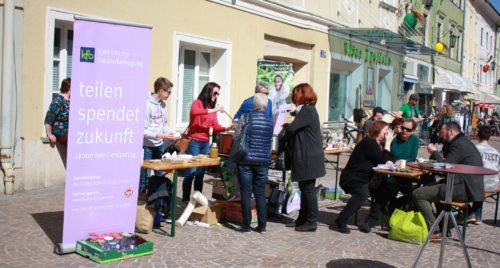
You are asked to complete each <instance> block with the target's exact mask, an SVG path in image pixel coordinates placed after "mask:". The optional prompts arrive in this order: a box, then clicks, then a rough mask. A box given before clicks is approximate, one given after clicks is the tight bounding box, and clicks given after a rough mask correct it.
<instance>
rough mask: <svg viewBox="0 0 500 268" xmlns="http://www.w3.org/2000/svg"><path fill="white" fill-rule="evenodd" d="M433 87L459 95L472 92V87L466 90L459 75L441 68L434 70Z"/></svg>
mask: <svg viewBox="0 0 500 268" xmlns="http://www.w3.org/2000/svg"><path fill="white" fill-rule="evenodd" d="M434 86H435V87H437V88H442V89H447V90H455V91H458V92H461V93H467V92H472V87H470V89H467V88H466V85H465V83H464V80H463V79H462V76H461V75H459V74H457V73H455V72H451V71H448V70H444V69H441V68H435V69H434ZM471 86H472V84H471Z"/></svg>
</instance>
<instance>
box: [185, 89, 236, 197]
mask: <svg viewBox="0 0 500 268" xmlns="http://www.w3.org/2000/svg"><path fill="white" fill-rule="evenodd" d="M219 94H220V86H219V85H218V84H217V83H214V82H209V83H207V84H206V85H205V86H204V87H203V89H202V90H201V92H200V95H198V98H197V99H196V100H194V101H193V104H192V105H191V111H190V112H189V126H188V131H187V134H186V137H187V138H190V139H191V141H190V142H189V147H188V149H187V151H186V153H187V154H190V155H193V156H195V155H199V154H208V151H209V150H210V143H209V138H210V133H209V131H210V128H212V129H213V133H214V134H215V133H219V132H224V131H227V130H229V128H228V127H223V126H221V125H219V121H218V120H217V112H224V107H222V105H217V97H219ZM204 175H205V168H190V169H185V170H184V176H185V177H184V181H183V182H182V201H183V202H184V201H189V199H190V197H191V185H192V184H193V178H194V190H195V191H200V192H202V191H203V176H204Z"/></svg>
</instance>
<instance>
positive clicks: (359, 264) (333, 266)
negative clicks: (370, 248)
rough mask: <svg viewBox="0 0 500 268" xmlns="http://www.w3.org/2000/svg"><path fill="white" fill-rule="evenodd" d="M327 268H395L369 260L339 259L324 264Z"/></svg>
mask: <svg viewBox="0 0 500 268" xmlns="http://www.w3.org/2000/svg"><path fill="white" fill-rule="evenodd" d="M326 267H327V268H340V267H354V268H364V267H366V268H373V267H376V268H392V267H395V266H392V265H389V264H386V263H383V262H379V261H371V260H362V259H340V260H332V261H329V262H328V263H327V264H326Z"/></svg>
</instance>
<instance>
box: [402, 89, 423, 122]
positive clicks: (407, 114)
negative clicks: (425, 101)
mask: <svg viewBox="0 0 500 268" xmlns="http://www.w3.org/2000/svg"><path fill="white" fill-rule="evenodd" d="M419 99H420V96H419V95H418V94H417V93H413V94H411V95H410V100H408V103H405V104H403V106H401V108H400V109H399V111H400V115H401V117H403V119H413V120H415V121H417V122H419V121H421V117H420V110H419V109H418V105H417V104H418V100H419Z"/></svg>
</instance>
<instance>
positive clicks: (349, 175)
mask: <svg viewBox="0 0 500 268" xmlns="http://www.w3.org/2000/svg"><path fill="white" fill-rule="evenodd" d="M393 135H394V134H393V131H392V130H391V129H389V127H388V124H387V123H386V122H384V121H375V122H373V124H372V125H371V127H370V129H369V130H368V136H367V137H365V138H364V139H363V140H362V141H360V142H359V143H358V144H357V145H356V147H355V148H354V151H353V152H352V154H351V157H350V158H349V161H348V162H347V165H346V167H345V168H344V170H343V171H342V174H341V175H340V183H339V184H340V187H341V188H342V189H343V190H344V192H346V193H348V194H350V195H351V198H350V199H349V201H348V202H347V205H346V206H345V207H344V209H342V211H341V212H340V214H339V216H338V218H337V219H336V220H335V222H336V224H337V226H338V228H339V232H341V233H345V234H348V233H350V230H349V228H347V222H348V221H349V218H350V217H351V216H352V215H353V214H354V213H355V212H356V211H357V210H358V209H359V208H360V207H361V206H362V205H363V203H364V202H365V201H366V199H367V198H368V193H369V187H368V183H369V182H370V180H371V179H372V177H373V175H374V172H373V167H376V166H377V165H378V164H384V163H385V164H393V162H392V161H391V159H392V155H391V153H390V150H391V142H392V139H393ZM379 214H380V204H378V203H377V202H374V203H373V204H372V207H371V208H370V214H369V215H368V218H367V222H370V223H371V222H375V221H377V220H378V218H379Z"/></svg>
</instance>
